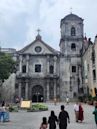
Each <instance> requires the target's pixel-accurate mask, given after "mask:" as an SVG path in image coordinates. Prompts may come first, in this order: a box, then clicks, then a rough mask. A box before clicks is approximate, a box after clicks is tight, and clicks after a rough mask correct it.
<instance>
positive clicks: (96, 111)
mask: <svg viewBox="0 0 97 129" xmlns="http://www.w3.org/2000/svg"><path fill="white" fill-rule="evenodd" d="M93 114H94V116H95V123H96V126H97V106H95V110H94V111H93Z"/></svg>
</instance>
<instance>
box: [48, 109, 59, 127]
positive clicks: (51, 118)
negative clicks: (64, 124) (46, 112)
mask: <svg viewBox="0 0 97 129" xmlns="http://www.w3.org/2000/svg"><path fill="white" fill-rule="evenodd" d="M56 122H58V119H57V116H56V115H55V113H54V111H51V115H50V116H49V119H48V124H49V129H56Z"/></svg>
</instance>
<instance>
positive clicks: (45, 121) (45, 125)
mask: <svg viewBox="0 0 97 129" xmlns="http://www.w3.org/2000/svg"><path fill="white" fill-rule="evenodd" d="M47 127H48V124H47V118H46V117H43V118H42V123H41V125H40V128H39V129H47Z"/></svg>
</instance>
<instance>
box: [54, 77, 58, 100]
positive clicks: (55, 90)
mask: <svg viewBox="0 0 97 129" xmlns="http://www.w3.org/2000/svg"><path fill="white" fill-rule="evenodd" d="M56 88H57V87H56V79H54V98H56V92H57V89H56Z"/></svg>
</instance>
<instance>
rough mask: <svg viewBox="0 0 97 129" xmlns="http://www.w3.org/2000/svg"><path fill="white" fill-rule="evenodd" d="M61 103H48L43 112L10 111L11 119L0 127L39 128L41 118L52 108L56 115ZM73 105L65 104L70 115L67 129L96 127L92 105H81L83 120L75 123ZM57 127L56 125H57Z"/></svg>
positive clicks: (3, 128) (9, 128) (92, 128)
mask: <svg viewBox="0 0 97 129" xmlns="http://www.w3.org/2000/svg"><path fill="white" fill-rule="evenodd" d="M61 104H62V103H58V104H57V106H54V105H53V104H51V103H49V104H47V105H48V106H49V111H44V112H26V111H19V112H18V113H10V119H11V121H10V122H8V123H0V129H39V126H40V123H41V119H42V117H43V116H47V117H48V116H49V115H50V111H51V110H54V111H55V114H56V115H58V114H59V111H60V105H61ZM73 105H74V104H69V105H66V110H67V111H68V112H69V115H70V119H71V120H70V121H71V122H70V124H69V125H68V129H96V126H95V123H94V116H93V115H92V111H93V109H94V107H93V106H88V105H83V108H84V122H83V123H76V122H75V117H74V111H73ZM57 129H58V127H57Z"/></svg>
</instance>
